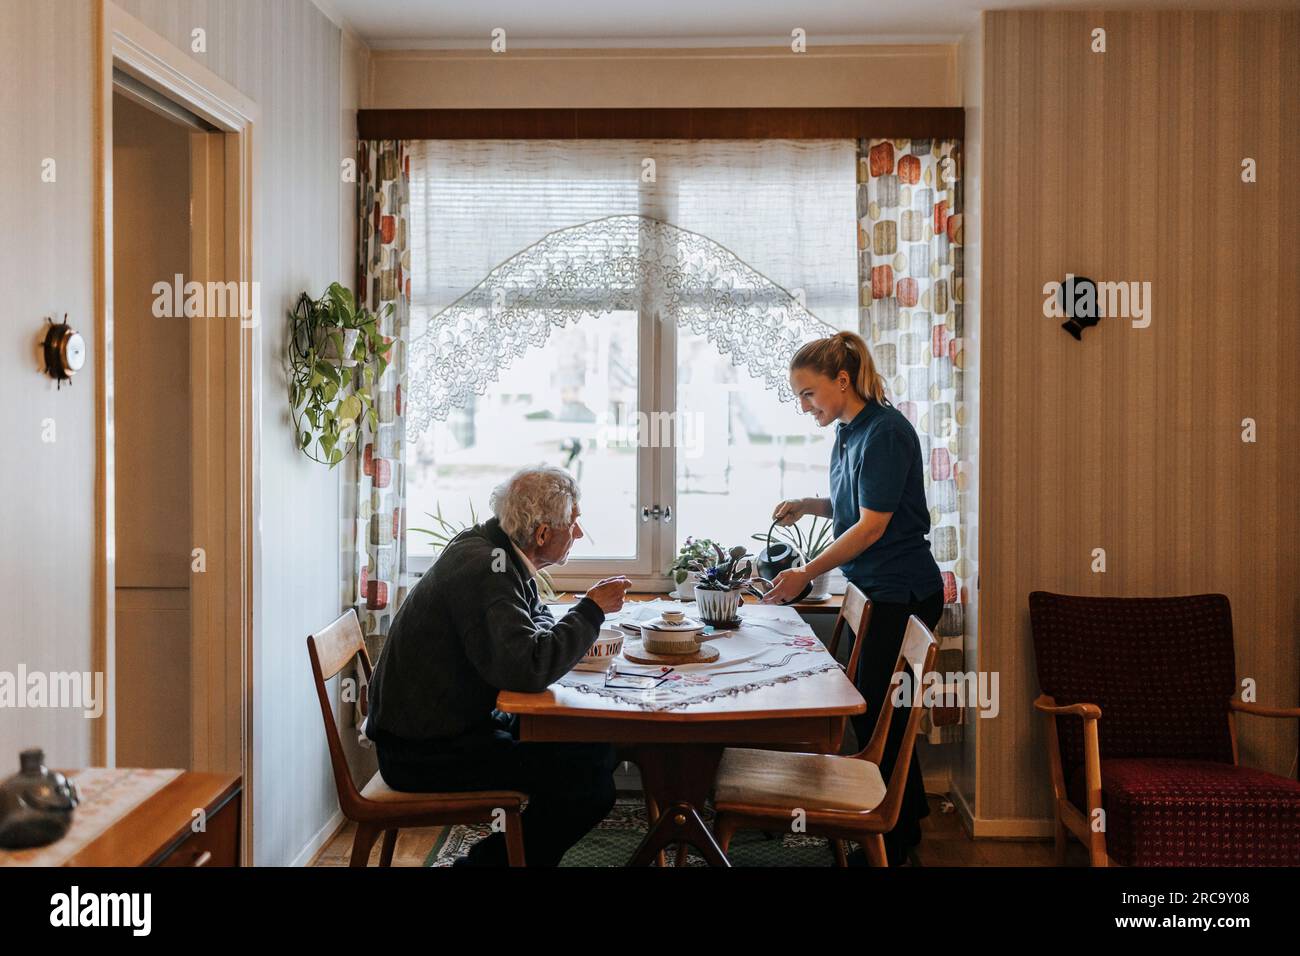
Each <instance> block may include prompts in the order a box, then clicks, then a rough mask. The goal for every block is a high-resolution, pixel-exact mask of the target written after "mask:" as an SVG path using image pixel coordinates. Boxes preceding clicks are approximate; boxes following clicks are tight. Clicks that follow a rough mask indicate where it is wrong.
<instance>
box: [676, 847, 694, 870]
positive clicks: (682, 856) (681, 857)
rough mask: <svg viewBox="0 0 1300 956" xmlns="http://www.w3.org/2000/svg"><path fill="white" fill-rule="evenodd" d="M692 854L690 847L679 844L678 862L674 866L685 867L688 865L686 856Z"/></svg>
mask: <svg viewBox="0 0 1300 956" xmlns="http://www.w3.org/2000/svg"><path fill="white" fill-rule="evenodd" d="M690 852H691V850H690V847H688V846H687V845H686V844H685V843H679V844H677V861H676V863H675V864H674V865H675V866H685V865H686V855H687V854H688V853H690Z"/></svg>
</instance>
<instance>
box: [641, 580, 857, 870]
mask: <svg viewBox="0 0 1300 956" xmlns="http://www.w3.org/2000/svg"><path fill="white" fill-rule="evenodd" d="M870 623H871V599H870V598H869V597H867V596H866V595H865V594H863V593H862V591H861V589H859V588H858V586H857V585H856V584H849V585H848V586H847V587H846V588H845V589H844V601H843V602H842V603H841V604H840V613H839V614H837V615H836V616H835V627H834V629H833V630H832V631H831V642H830V644H828V645H827V646H826V649H827V651H829V652H830V655H831V657H835V655H836V652H837V651H838V650H839V646H840V636H841V635H842V634H843V633H844V629H845V628H846V627H847V628H848V629H849V633H850V634H852V635H853V646H852V647H851V648H850V649H849V661H848V665H847V667H846V669H845V672H846V673H847V674H848V677H849V680H850V681H852V682H854V683H856V682H857V673H858V658H860V657H861V656H862V641H863V639H864V638H865V637H866V634H867V626H868V625H869V624H870ZM840 666H841V667H845V665H840ZM847 728H848V718H847V717H845V718H842V719H841V720H840V730H839V735H838V736H837V737H836V739H835V744H834V746H833V748H832V752H834V753H839V750H840V747H841V746H842V745H843V743H844V732H845V730H846V729H847ZM772 749H793V750H796V751H798V750H800V749H801V745H799V744H792V745H790V747H789V748H775V747H774V748H772ZM626 759H628V760H631V761H633V762H635V754H634V753H632V752H631V751H629V753H628V754H627V756H626ZM645 805H646V816H647V818H648V819H649V821H650V825H651V826H654V824H655V821H656V820H658V819H659V807H658V805H657V804H656V803H655V801H654V798H653V797H652V796H651V795H650V794H648V793H647V794H646V798H645ZM831 849H832V850H833V851H834V853H835V859H836V860H837V861H838V862H839V863H840V864H841V865H843V864H844V846H843V844H842V843H840V841H838V840H832V841H831ZM686 855H687V849H686V846H685V845H682V846H679V847H678V848H677V865H678V866H685V865H686ZM659 865H660V866H664V865H665V861H664V855H663V853H662V851H661V852H660V854H659Z"/></svg>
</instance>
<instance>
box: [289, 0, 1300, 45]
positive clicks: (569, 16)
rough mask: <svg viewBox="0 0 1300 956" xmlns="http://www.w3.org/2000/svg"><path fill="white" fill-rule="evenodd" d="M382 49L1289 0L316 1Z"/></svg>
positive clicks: (823, 32) (782, 32)
mask: <svg viewBox="0 0 1300 956" xmlns="http://www.w3.org/2000/svg"><path fill="white" fill-rule="evenodd" d="M315 3H316V5H317V6H318V7H320V8H321V9H322V10H323V11H325V13H326V14H327V15H328V16H329V17H330V18H331V19H332V20H334V21H335V22H336V23H338V24H339V25H340V26H346V27H349V28H351V29H352V30H353V31H355V32H356V33H357V34H358V35H359V36H361V38H362V39H364V40H365V41H366V43H367V45H369V46H371V47H373V48H375V49H414V48H449V49H462V48H475V47H483V48H486V47H487V44H488V38H489V36H490V34H491V32H492V30H493V29H494V28H496V27H503V28H504V29H505V31H506V37H507V41H508V43H509V45H510V46H514V47H516V48H560V47H691V46H697V47H698V46H784V45H786V44H788V43H789V42H790V31H791V30H793V29H794V28H795V27H801V28H803V29H804V30H805V31H807V36H808V43H809V45H810V46H812V45H815V44H822V45H826V44H834V43H855V44H856V43H882V42H888V43H899V42H908V41H926V42H937V41H944V40H955V39H957V38H958V37H959V36H961V34H963V33H965V32H966V31H967V30H969V29H971V27H973V26H974V25H975V22H976V20H977V18H978V14H979V11H980V10H981V9H997V8H1008V7H1034V8H1039V9H1048V8H1052V9H1070V8H1073V9H1090V8H1096V7H1098V6H1104V7H1105V8H1107V9H1114V10H1120V9H1159V8H1167V9H1190V8H1204V9H1216V10H1222V9H1228V8H1234V9H1236V8H1240V9H1249V8H1257V9H1258V8H1268V7H1280V6H1290V5H1292V4H1291V3H1288V2H1287V0H1092V2H1089V0H1082V2H1080V0H1028V2H1026V0H888V2H886V0H802V2H800V3H791V2H790V0H650V2H640V0H599V2H597V0H491V2H472V3H471V2H467V0H315Z"/></svg>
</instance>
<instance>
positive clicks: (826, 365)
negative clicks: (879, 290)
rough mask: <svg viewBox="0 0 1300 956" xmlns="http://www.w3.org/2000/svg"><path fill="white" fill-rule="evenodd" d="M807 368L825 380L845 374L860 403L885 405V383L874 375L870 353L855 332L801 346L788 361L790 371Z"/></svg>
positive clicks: (838, 334) (836, 335) (837, 334)
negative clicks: (841, 373)
mask: <svg viewBox="0 0 1300 956" xmlns="http://www.w3.org/2000/svg"><path fill="white" fill-rule="evenodd" d="M797 368H809V369H812V370H813V371H814V372H820V373H821V374H822V375H825V376H826V377H827V378H835V377H836V376H837V375H839V374H840V372H846V373H847V374H848V376H849V381H850V382H852V383H853V388H854V391H856V392H857V393H858V397H859V398H861V399H862V400H863V401H864V402H868V401H874V402H875V403H876V404H878V405H887V404H889V402H888V399H886V398H885V379H884V376H882V375H881V374H880V373H879V372H877V371H876V363H875V360H874V359H872V357H871V350H870V349H869V348H867V343H866V342H864V341H863V339H862V336H860V335H858V334H857V333H856V332H836V333H835V334H834V335H832V336H830V337H829V338H825V339H816V340H814V341H812V342H808V343H807V344H805V345H804V346H803V347H802V348H801V349H799V351H798V352H796V353H795V355H794V358H793V359H791V360H790V371H792V372H793V371H794V370H795V369H797Z"/></svg>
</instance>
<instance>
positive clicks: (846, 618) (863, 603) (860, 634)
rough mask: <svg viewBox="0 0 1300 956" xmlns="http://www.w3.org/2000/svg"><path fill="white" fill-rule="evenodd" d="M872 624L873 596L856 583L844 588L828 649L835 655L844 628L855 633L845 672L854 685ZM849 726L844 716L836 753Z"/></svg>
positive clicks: (841, 721)
mask: <svg viewBox="0 0 1300 956" xmlns="http://www.w3.org/2000/svg"><path fill="white" fill-rule="evenodd" d="M870 625H871V598H869V597H867V596H866V595H865V594H863V593H862V591H861V590H860V589H859V588H858V586H857V585H856V584H849V585H848V586H846V587H845V589H844V603H843V604H841V605H840V613H839V614H838V615H836V617H835V629H834V630H833V631H831V642H830V644H828V645H827V646H826V649H827V650H828V651H830V654H831V657H835V655H836V652H837V651H838V650H839V647H840V635H841V634H842V633H844V628H846V627H847V628H848V629H849V633H850V634H852V635H853V646H852V647H851V648H850V649H849V662H848V664H847V665H846V666H845V668H844V673H845V674H846V675H848V678H849V682H850V683H852V684H854V685H856V684H857V682H858V659H859V658H861V657H862V642H863V641H864V640H865V639H866V636H867V628H868V627H869V626H870ZM837 659H838V658H837ZM847 727H848V718H847V717H845V718H842V719H841V720H840V734H839V740H837V741H836V745H835V752H836V753H838V752H839V749H840V746H841V745H842V744H843V743H844V731H845V729H846V728H847Z"/></svg>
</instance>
